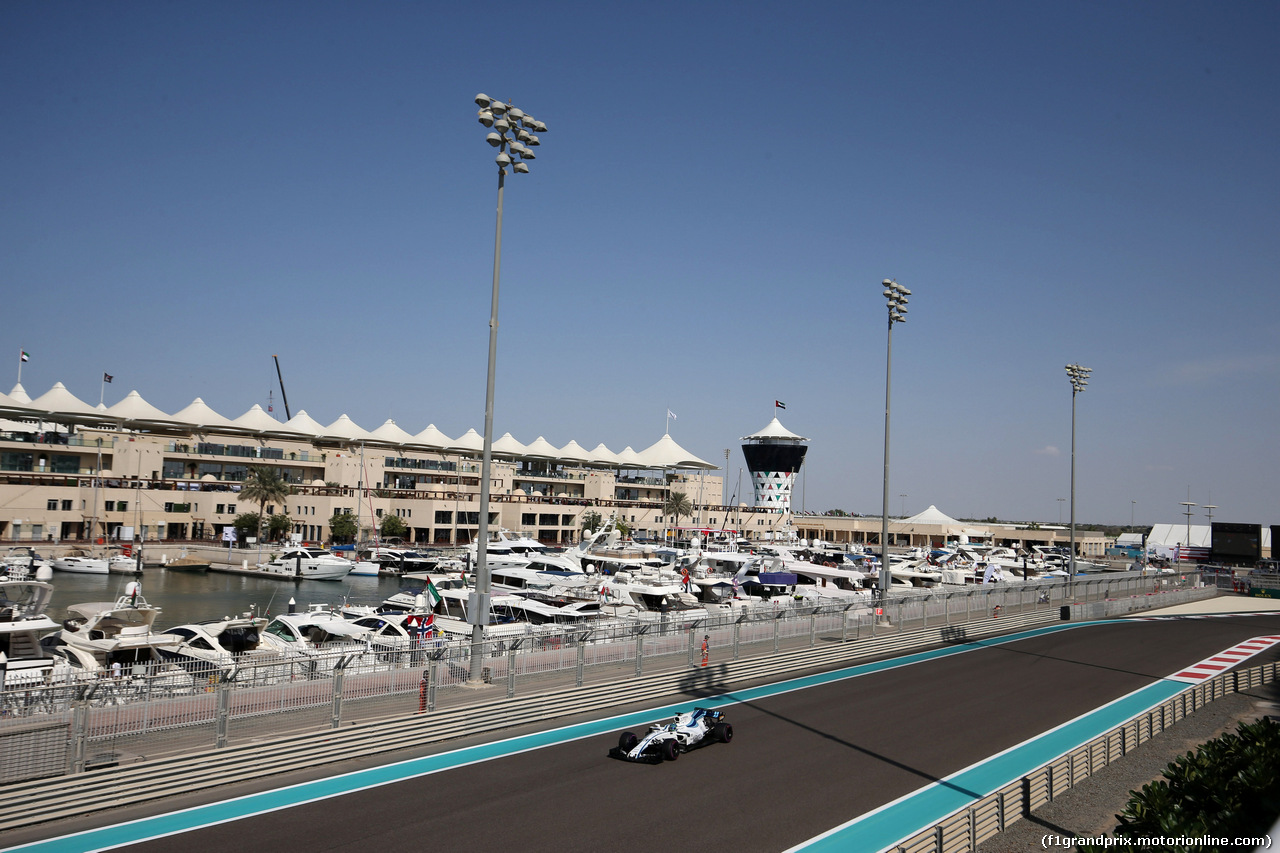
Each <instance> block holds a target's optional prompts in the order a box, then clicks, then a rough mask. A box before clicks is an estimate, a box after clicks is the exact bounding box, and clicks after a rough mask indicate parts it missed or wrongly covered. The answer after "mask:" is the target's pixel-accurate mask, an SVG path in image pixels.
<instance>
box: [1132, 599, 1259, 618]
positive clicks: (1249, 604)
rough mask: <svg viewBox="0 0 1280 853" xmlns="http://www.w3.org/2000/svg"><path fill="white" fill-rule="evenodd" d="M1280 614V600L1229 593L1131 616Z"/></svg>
mask: <svg viewBox="0 0 1280 853" xmlns="http://www.w3.org/2000/svg"><path fill="white" fill-rule="evenodd" d="M1277 612H1280V598H1252V597H1250V596H1247V595H1234V594H1232V593H1228V594H1226V595H1219V596H1217V597H1216V598H1206V599H1204V600H1203V601H1192V602H1190V603H1188V604H1177V605H1174V606H1173V607H1162V608H1160V609H1159V610H1144V611H1142V612H1141V613H1132V614H1130V616H1136V617H1141V616H1208V615H1212V614H1230V613H1277Z"/></svg>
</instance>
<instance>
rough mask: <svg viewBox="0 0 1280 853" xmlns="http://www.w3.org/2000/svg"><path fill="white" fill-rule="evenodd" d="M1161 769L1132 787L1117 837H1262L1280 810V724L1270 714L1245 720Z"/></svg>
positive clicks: (1186, 848)
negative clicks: (1137, 788) (1148, 780)
mask: <svg viewBox="0 0 1280 853" xmlns="http://www.w3.org/2000/svg"><path fill="white" fill-rule="evenodd" d="M1162 775H1163V776H1164V780H1157V781H1155V782H1151V783H1149V784H1147V785H1143V786H1142V790H1141V791H1140V792H1133V796H1132V797H1130V799H1129V802H1128V804H1127V805H1126V806H1125V808H1124V811H1122V812H1121V813H1120V814H1118V815H1116V820H1117V821H1119V826H1117V828H1116V832H1115V834H1116V836H1117V837H1119V838H1132V839H1138V838H1151V837H1154V836H1166V837H1167V836H1186V837H1197V836H1214V837H1220V838H1226V839H1228V840H1229V839H1231V838H1232V837H1261V836H1263V835H1265V834H1266V833H1267V830H1269V829H1270V828H1271V826H1272V825H1273V824H1274V823H1275V820H1276V818H1277V816H1280V724H1278V723H1276V722H1275V721H1274V720H1272V719H1271V718H1269V717H1263V718H1262V719H1261V720H1259V721H1257V722H1256V723H1250V724H1245V723H1241V724H1240V726H1239V729H1238V730H1237V731H1236V733H1235V734H1231V733H1227V734H1224V735H1222V736H1220V737H1217V738H1214V739H1213V740H1211V741H1209V742H1208V743H1205V744H1203V745H1202V746H1201V747H1200V748H1199V749H1197V750H1196V751H1195V752H1194V753H1191V752H1188V753H1187V754H1186V755H1183V756H1180V757H1179V758H1178V759H1177V760H1175V761H1174V762H1173V763H1171V764H1170V765H1169V766H1168V768H1166V769H1165V771H1164V773H1163V774H1162ZM1167 849H1174V850H1191V849H1193V848H1191V847H1173V848H1167ZM1194 849H1195V850H1196V851H1209V850H1216V849H1219V848H1217V847H1212V846H1208V845H1202V846H1196V847H1195V848H1194ZM1222 849H1226V848H1222Z"/></svg>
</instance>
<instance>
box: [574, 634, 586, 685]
mask: <svg viewBox="0 0 1280 853" xmlns="http://www.w3.org/2000/svg"><path fill="white" fill-rule="evenodd" d="M586 662H587V635H586V634H583V635H582V636H581V637H579V638H578V674H577V678H576V679H575V681H574V683H575V684H576V685H577V686H578V687H581V686H582V674H583V670H584V669H586Z"/></svg>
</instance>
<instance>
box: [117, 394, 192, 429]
mask: <svg viewBox="0 0 1280 853" xmlns="http://www.w3.org/2000/svg"><path fill="white" fill-rule="evenodd" d="M105 414H106V415H107V416H108V417H110V418H111V420H113V421H115V422H116V423H118V424H123V425H124V426H127V427H129V428H131V429H147V428H150V427H157V426H158V427H173V426H185V424H184V423H183V422H182V421H181V420H180V419H178V418H175V417H174V416H173V415H170V414H167V413H165V412H162V411H160V410H159V409H157V408H156V407H155V406H153V405H151V404H150V403H148V402H147V401H146V400H144V399H142V395H141V394H139V393H138V392H137V391H130V392H129V393H128V394H126V395H125V398H124V399H123V400H121V401H120V402H119V403H116V404H115V405H114V406H112V407H111V408H109V409H107V410H106V412H105Z"/></svg>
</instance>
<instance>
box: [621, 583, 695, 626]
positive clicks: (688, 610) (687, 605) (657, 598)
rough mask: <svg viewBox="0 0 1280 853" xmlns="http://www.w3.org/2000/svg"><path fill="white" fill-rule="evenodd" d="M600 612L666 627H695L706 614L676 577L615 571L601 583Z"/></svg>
mask: <svg viewBox="0 0 1280 853" xmlns="http://www.w3.org/2000/svg"><path fill="white" fill-rule="evenodd" d="M599 594H600V612H601V613H603V614H604V615H606V616H612V617H617V618H623V619H637V620H640V621H644V622H657V623H661V624H664V625H673V626H675V625H686V624H690V625H691V624H695V623H697V622H700V621H702V620H703V619H705V618H706V617H707V611H706V609H705V608H704V607H702V605H701V604H700V603H699V602H698V599H697V597H696V596H695V595H694V594H693V593H692V592H686V591H684V590H683V589H682V588H681V582H680V581H677V580H676V579H675V577H674V576H671V577H664V576H663V575H662V573H660V572H657V571H642V572H634V573H633V572H630V571H622V572H616V573H614V574H613V576H612V577H606V578H603V579H602V580H601V582H600V593H599Z"/></svg>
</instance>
